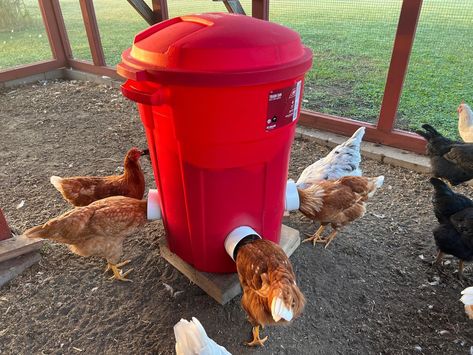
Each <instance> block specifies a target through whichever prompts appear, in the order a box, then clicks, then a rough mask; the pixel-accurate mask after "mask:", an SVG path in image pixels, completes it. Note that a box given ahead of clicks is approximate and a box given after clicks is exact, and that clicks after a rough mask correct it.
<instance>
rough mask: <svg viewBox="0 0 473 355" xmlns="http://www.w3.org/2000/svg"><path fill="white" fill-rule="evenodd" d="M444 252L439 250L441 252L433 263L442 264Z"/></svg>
mask: <svg viewBox="0 0 473 355" xmlns="http://www.w3.org/2000/svg"><path fill="white" fill-rule="evenodd" d="M443 255H444V254H443V252H441V251H440V250H439V252H438V253H437V257H436V258H435V261H434V263H433V265H440V264H441V263H442V259H443Z"/></svg>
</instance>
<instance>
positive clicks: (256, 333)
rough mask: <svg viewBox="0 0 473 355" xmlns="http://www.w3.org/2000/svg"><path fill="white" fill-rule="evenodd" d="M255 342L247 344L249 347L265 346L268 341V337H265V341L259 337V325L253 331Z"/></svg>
mask: <svg viewBox="0 0 473 355" xmlns="http://www.w3.org/2000/svg"><path fill="white" fill-rule="evenodd" d="M252 333H253V340H252V341H251V342H249V343H246V345H248V346H263V345H264V342H265V341H266V340H268V336H265V337H264V338H263V339H261V338H260V337H259V325H256V326H254V327H253V329H252Z"/></svg>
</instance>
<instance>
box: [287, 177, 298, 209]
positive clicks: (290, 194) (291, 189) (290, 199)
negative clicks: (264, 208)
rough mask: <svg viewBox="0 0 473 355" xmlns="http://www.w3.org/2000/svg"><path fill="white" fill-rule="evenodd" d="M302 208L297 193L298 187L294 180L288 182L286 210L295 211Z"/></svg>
mask: <svg viewBox="0 0 473 355" xmlns="http://www.w3.org/2000/svg"><path fill="white" fill-rule="evenodd" d="M299 206H300V201H299V193H298V192H297V185H296V183H295V182H294V180H292V179H289V180H287V184H286V200H285V210H286V211H295V210H298V209H299Z"/></svg>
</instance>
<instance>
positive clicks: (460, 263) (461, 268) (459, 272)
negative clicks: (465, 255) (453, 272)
mask: <svg viewBox="0 0 473 355" xmlns="http://www.w3.org/2000/svg"><path fill="white" fill-rule="evenodd" d="M463 267H464V262H463V260H460V261H459V262H458V275H457V276H458V279H459V280H460V281H463Z"/></svg>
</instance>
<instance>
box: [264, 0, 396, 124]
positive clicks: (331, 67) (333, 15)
mask: <svg viewBox="0 0 473 355" xmlns="http://www.w3.org/2000/svg"><path fill="white" fill-rule="evenodd" d="M401 5H402V1H401V0H388V1H382V2H381V1H373V0H320V1H311V0H297V1H294V0H292V1H291V0H273V1H271V6H270V20H271V21H275V22H278V23H281V24H283V25H286V26H288V27H291V28H293V29H295V30H296V31H298V32H299V33H300V35H301V37H302V40H303V42H304V43H305V44H306V45H307V46H309V47H310V48H312V50H313V52H314V64H313V68H312V70H311V71H310V73H309V75H308V77H307V82H306V88H305V94H304V102H303V105H304V108H307V109H311V110H314V111H318V112H323V113H327V114H333V115H337V116H343V117H350V118H353V119H357V120H362V121H368V122H376V121H377V117H378V114H379V110H380V106H381V100H382V96H383V92H384V86H385V81H386V75H387V71H388V68H389V63H390V57H391V53H392V46H393V43H394V37H395V33H396V27H397V21H398V18H399V13H400V9H401Z"/></svg>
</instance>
